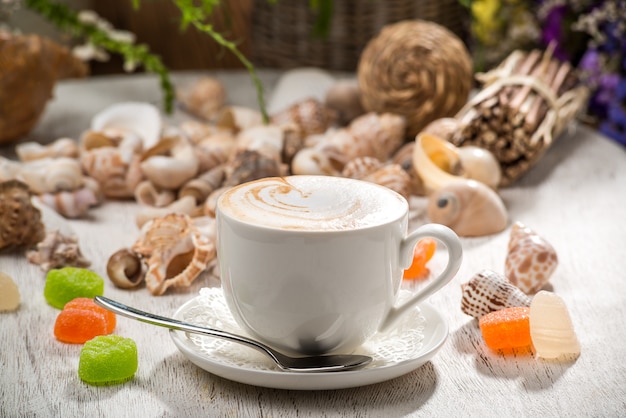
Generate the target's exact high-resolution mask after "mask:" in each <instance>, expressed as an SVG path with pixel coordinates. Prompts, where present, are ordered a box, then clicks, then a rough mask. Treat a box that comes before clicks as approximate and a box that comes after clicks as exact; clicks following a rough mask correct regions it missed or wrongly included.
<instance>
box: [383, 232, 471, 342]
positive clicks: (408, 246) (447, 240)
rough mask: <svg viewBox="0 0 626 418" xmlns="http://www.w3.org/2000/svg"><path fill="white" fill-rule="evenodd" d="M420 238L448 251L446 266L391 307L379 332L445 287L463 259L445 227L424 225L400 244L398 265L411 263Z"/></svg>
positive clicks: (457, 242)
mask: <svg viewBox="0 0 626 418" xmlns="http://www.w3.org/2000/svg"><path fill="white" fill-rule="evenodd" d="M422 238H435V239H436V240H437V241H439V242H441V243H443V244H444V245H445V246H446V249H447V251H448V264H447V265H446V267H445V269H444V270H443V272H441V274H439V276H437V277H436V278H434V279H432V280H430V282H429V283H428V284H427V285H426V286H425V287H424V288H422V289H420V291H419V292H417V293H416V294H414V295H413V296H411V298H410V299H409V300H408V301H406V302H404V303H402V304H401V305H398V306H394V307H392V308H391V309H390V310H389V312H388V313H387V316H386V317H385V318H384V320H383V321H382V323H381V325H380V327H379V329H378V330H379V331H383V332H384V331H386V330H387V329H389V327H390V326H391V325H392V324H393V323H394V322H395V321H396V320H397V319H398V318H399V317H400V316H402V315H403V314H404V313H406V312H407V311H409V310H410V309H411V308H413V307H414V306H416V305H417V304H418V303H420V302H422V301H423V300H424V299H426V298H427V297H429V296H430V295H432V294H433V293H435V292H437V291H438V290H439V289H441V288H442V287H443V286H445V285H446V284H447V283H448V282H449V281H450V280H452V278H453V277H454V275H455V274H456V273H457V271H458V270H459V267H460V266H461V261H462V259H463V249H462V246H461V241H460V240H459V237H458V236H457V235H456V234H455V233H454V232H453V231H452V230H451V229H450V228H448V227H447V226H444V225H440V224H426V225H423V226H421V227H419V228H418V229H416V230H415V231H413V232H411V233H410V234H408V235H407V236H406V237H404V239H403V240H402V242H401V243H400V265H401V266H402V267H404V268H408V267H409V266H410V265H411V262H412V261H413V252H414V250H415V245H417V242H418V241H419V240H420V239H422Z"/></svg>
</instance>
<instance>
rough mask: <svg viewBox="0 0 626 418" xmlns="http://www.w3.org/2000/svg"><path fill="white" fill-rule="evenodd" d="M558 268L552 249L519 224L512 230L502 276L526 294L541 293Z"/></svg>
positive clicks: (542, 239)
mask: <svg viewBox="0 0 626 418" xmlns="http://www.w3.org/2000/svg"><path fill="white" fill-rule="evenodd" d="M557 265H558V257H557V254H556V251H555V250H554V248H553V247H552V245H551V244H550V243H549V242H548V241H546V240H545V239H544V238H542V237H540V236H539V235H537V233H536V232H534V231H533V230H532V229H530V228H528V227H526V226H525V225H523V224H522V223H520V222H516V223H515V224H514V225H513V227H512V228H511V235H510V239H509V244H508V254H507V257H506V261H505V265H504V273H505V275H506V276H507V277H508V278H509V280H510V281H511V283H513V284H514V285H515V286H517V287H518V288H520V289H521V290H522V291H523V292H524V293H526V294H534V293H537V292H538V291H539V290H541V289H542V288H543V287H544V286H545V285H546V284H547V283H548V281H549V280H550V277H551V276H552V273H554V270H556V267H557Z"/></svg>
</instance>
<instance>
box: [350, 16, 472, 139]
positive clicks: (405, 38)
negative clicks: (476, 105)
mask: <svg viewBox="0 0 626 418" xmlns="http://www.w3.org/2000/svg"><path fill="white" fill-rule="evenodd" d="M358 80H359V87H360V89H361V94H362V101H363V106H364V107H365V109H366V110H368V111H374V112H378V113H383V112H390V113H395V114H398V115H402V116H405V117H406V118H407V134H408V135H409V136H410V137H415V135H417V134H418V133H419V132H420V131H421V130H422V128H423V127H425V126H426V125H427V124H428V123H430V122H431V121H433V120H435V119H439V118H443V117H449V116H453V115H454V114H455V113H457V112H458V111H459V109H461V108H462V107H463V105H464V104H465V103H466V102H467V99H468V97H469V92H470V90H471V88H472V84H473V71H472V60H471V58H470V54H469V52H468V51H467V48H466V47H465V45H464V44H463V42H462V41H461V40H460V39H459V38H458V37H457V36H456V35H454V34H453V33H452V32H450V31H449V30H447V29H446V28H444V27H443V26H441V25H439V24H437V23H433V22H428V21H424V20H409V21H403V22H400V23H396V24H392V25H388V26H386V27H384V28H383V30H382V31H381V32H380V34H379V35H378V36H377V37H375V38H374V39H372V40H371V41H370V42H369V43H368V44H367V46H366V47H365V50H364V51H363V54H362V55H361V59H360V61H359V66H358Z"/></svg>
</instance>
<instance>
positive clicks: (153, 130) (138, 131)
mask: <svg viewBox="0 0 626 418" xmlns="http://www.w3.org/2000/svg"><path fill="white" fill-rule="evenodd" d="M111 128H112V129H115V130H117V131H119V132H131V133H133V134H135V135H138V136H139V137H140V138H141V140H142V142H143V147H144V148H149V147H152V146H154V145H156V143H157V142H158V141H159V138H160V136H161V129H162V120H161V114H160V112H159V109H158V108H157V107H156V106H154V105H152V104H150V103H142V102H122V103H117V104H114V105H112V106H109V107H107V108H105V109H104V110H102V111H100V112H98V113H97V114H96V115H95V116H94V117H93V119H92V120H91V129H92V130H94V131H103V130H105V129H111Z"/></svg>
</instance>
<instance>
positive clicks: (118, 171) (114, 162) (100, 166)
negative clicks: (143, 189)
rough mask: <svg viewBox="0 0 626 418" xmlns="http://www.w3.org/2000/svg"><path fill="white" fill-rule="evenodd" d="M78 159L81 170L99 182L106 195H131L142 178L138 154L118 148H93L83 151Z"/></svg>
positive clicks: (122, 196) (111, 196) (123, 196)
mask: <svg viewBox="0 0 626 418" xmlns="http://www.w3.org/2000/svg"><path fill="white" fill-rule="evenodd" d="M80 161H81V165H82V167H83V170H84V171H85V172H86V173H87V175H88V176H89V177H92V178H93V179H95V180H96V181H97V182H98V183H99V184H100V187H101V189H102V193H103V194H104V196H106V197H110V198H125V197H132V196H133V195H134V192H135V188H136V187H137V185H138V184H139V183H140V182H141V180H142V178H141V172H140V171H139V170H138V156H137V155H133V154H132V153H125V152H122V151H121V150H120V149H119V148H114V147H100V148H94V149H91V150H89V151H85V152H83V153H82V155H81V160H80Z"/></svg>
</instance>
